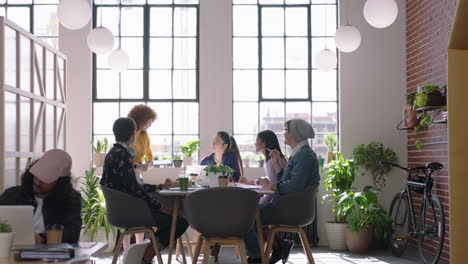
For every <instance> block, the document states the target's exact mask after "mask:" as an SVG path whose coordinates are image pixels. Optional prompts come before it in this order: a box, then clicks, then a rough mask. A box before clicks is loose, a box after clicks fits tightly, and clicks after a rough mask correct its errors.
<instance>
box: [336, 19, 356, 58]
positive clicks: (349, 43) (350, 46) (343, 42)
mask: <svg viewBox="0 0 468 264" xmlns="http://www.w3.org/2000/svg"><path fill="white" fill-rule="evenodd" d="M335 44H336V47H337V48H338V49H339V50H340V51H342V52H353V51H355V50H356V49H357V48H358V47H359V45H361V32H359V29H357V28H356V27H354V26H351V25H344V26H341V27H340V28H339V29H338V30H337V31H336V33H335Z"/></svg>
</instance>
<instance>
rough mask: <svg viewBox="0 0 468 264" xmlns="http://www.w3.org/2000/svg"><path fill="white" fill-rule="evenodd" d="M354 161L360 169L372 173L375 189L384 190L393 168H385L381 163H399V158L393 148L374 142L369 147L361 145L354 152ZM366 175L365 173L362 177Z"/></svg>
mask: <svg viewBox="0 0 468 264" xmlns="http://www.w3.org/2000/svg"><path fill="white" fill-rule="evenodd" d="M353 159H354V161H355V162H356V165H357V166H358V167H361V168H363V169H365V170H366V171H367V172H369V173H370V176H371V177H372V182H373V186H374V187H378V188H384V187H385V185H386V175H387V174H388V173H390V171H391V170H392V167H390V166H383V165H381V164H380V161H386V162H392V163H398V157H397V155H396V153H395V152H394V151H393V150H392V149H391V148H386V147H384V145H383V144H382V143H381V142H377V141H372V142H370V143H369V144H367V145H364V144H360V145H358V146H357V147H355V148H354V150H353ZM364 174H365V173H364V172H363V173H362V175H364Z"/></svg>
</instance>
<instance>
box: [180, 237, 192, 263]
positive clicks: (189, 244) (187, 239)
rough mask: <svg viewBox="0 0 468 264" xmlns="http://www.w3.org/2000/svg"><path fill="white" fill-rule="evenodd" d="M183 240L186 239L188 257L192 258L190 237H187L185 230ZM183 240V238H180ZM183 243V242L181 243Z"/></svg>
mask: <svg viewBox="0 0 468 264" xmlns="http://www.w3.org/2000/svg"><path fill="white" fill-rule="evenodd" d="M185 240H186V241H187V247H188V250H189V253H190V257H191V258H193V250H192V243H191V242H190V239H189V237H188V234H187V232H185ZM182 241H183V240H182ZM182 244H183V243H182Z"/></svg>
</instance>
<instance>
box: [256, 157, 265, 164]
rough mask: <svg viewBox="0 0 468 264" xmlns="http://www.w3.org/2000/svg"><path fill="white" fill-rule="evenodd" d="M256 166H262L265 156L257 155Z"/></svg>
mask: <svg viewBox="0 0 468 264" xmlns="http://www.w3.org/2000/svg"><path fill="white" fill-rule="evenodd" d="M257 162H258V167H263V165H265V157H264V156H263V155H259V156H258V157H257Z"/></svg>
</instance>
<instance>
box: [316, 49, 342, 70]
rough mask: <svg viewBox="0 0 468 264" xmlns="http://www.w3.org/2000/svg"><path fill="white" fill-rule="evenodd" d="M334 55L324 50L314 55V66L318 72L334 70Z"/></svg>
mask: <svg viewBox="0 0 468 264" xmlns="http://www.w3.org/2000/svg"><path fill="white" fill-rule="evenodd" d="M336 62H337V60H336V55H335V53H334V52H333V51H331V50H329V49H327V48H325V49H323V50H321V51H319V52H317V54H316V55H315V64H316V65H317V68H318V70H319V71H322V72H327V71H331V70H333V69H335V67H336Z"/></svg>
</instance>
